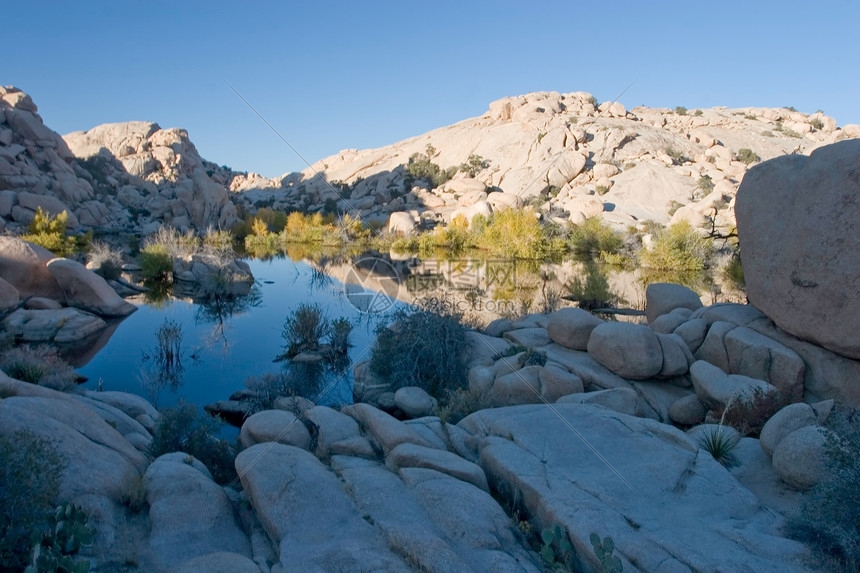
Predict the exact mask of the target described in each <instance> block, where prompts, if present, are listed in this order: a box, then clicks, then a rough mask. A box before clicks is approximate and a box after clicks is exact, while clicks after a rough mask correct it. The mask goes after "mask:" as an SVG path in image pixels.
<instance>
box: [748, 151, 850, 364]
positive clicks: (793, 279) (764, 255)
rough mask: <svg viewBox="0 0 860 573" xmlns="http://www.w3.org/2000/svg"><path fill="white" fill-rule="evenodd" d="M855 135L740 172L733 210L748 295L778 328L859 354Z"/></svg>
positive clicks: (842, 352) (817, 342)
mask: <svg viewBox="0 0 860 573" xmlns="http://www.w3.org/2000/svg"><path fill="white" fill-rule="evenodd" d="M858 165H860V140H856V139H855V140H848V141H841V142H839V143H835V144H833V145H828V146H825V147H821V148H819V149H816V150H815V151H814V152H812V154H811V155H810V156H809V157H805V156H803V155H786V156H783V157H778V158H776V159H772V160H770V161H766V162H764V163H762V164H760V165H757V166H755V167H753V168H751V169H750V170H749V171H747V173H746V175H745V176H744V179H743V182H742V183H741V186H740V188H739V189H738V194H737V200H736V205H735V213H736V216H737V221H738V236H739V240H740V244H741V260H742V262H743V267H744V278H745V280H746V287H747V295H748V296H749V300H750V302H751V303H752V304H753V305H755V306H756V307H757V308H759V309H760V310H762V311H763V312H764V313H765V314H767V315H768V316H769V317H770V318H771V319H772V320H773V321H774V322H775V323H776V325H777V326H779V327H780V328H782V329H783V330H785V331H786V332H789V333H790V334H793V335H794V336H797V337H798V338H801V339H804V340H809V341H812V342H815V343H816V344H819V345H821V346H824V347H825V348H828V349H830V350H832V351H834V352H836V353H839V354H842V355H843V356H847V357H850V358H854V359H858V358H860V171H858V169H857V166H858Z"/></svg>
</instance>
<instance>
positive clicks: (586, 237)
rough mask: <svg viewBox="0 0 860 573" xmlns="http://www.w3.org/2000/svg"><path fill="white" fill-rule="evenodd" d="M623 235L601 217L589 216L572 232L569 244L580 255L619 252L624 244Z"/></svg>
mask: <svg viewBox="0 0 860 573" xmlns="http://www.w3.org/2000/svg"><path fill="white" fill-rule="evenodd" d="M622 242H623V241H622V239H621V236H620V235H619V234H618V233H616V232H615V231H613V230H612V227H610V226H609V225H608V224H607V223H605V222H604V221H603V219H602V218H600V217H589V218H588V219H586V220H585V221H583V222H582V223H580V224H579V225H576V226H575V227H574V228H573V229H572V230H571V232H570V237H569V238H568V244H569V245H570V249H571V250H572V251H573V252H574V253H576V254H579V255H598V256H599V255H600V254H601V253H617V252H618V251H619V249H621V245H622Z"/></svg>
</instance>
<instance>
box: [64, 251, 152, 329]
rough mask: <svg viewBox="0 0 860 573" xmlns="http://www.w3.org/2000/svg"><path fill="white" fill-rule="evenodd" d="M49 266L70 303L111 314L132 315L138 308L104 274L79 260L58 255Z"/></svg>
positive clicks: (94, 311)
mask: <svg viewBox="0 0 860 573" xmlns="http://www.w3.org/2000/svg"><path fill="white" fill-rule="evenodd" d="M47 266H48V272H50V273H51V275H52V276H53V277H54V280H56V281H57V284H58V285H60V288H61V289H62V290H63V294H64V295H65V298H66V304H68V305H69V306H74V307H77V308H81V309H83V310H86V311H89V312H92V313H94V314H97V315H99V316H107V317H117V316H128V315H129V314H131V313H133V312H134V311H136V310H137V307H136V306H134V305H133V304H130V303H128V302H126V301H125V300H123V298H122V297H121V296H119V295H118V294H116V291H115V290H113V289H112V288H111V287H110V285H109V284H107V282H105V280H104V279H103V278H102V277H100V276H99V275H97V274H96V273H94V272H93V271H91V270H89V269H88V268H87V267H85V266H84V265H82V264H81V263H79V262H77V261H72V260H69V259H64V258H56V259H53V260H51V261H49V262H48V265H47Z"/></svg>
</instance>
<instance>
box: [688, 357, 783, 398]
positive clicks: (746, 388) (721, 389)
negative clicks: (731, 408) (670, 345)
mask: <svg viewBox="0 0 860 573" xmlns="http://www.w3.org/2000/svg"><path fill="white" fill-rule="evenodd" d="M690 377H691V378H692V379H693V388H695V390H696V395H697V396H698V397H699V399H700V400H701V401H702V403H703V404H705V405H706V406H708V407H709V408H712V409H715V410H719V409H722V408H725V407H726V406H727V405H729V404H730V403H733V402H735V401H740V402H745V403H751V402H752V400H753V399H754V398H755V395H756V393H758V392H761V393H763V394H766V393H770V392H776V388H775V387H773V386H771V385H770V384H768V383H767V382H765V381H764V380H756V379H755V378H750V377H748V376H742V375H740V374H726V373H725V372H724V371H723V370H721V369H720V368H718V367H716V366H714V365H713V364H711V363H709V362H705V361H704V360H697V361H696V362H694V363H693V365H692V366H690Z"/></svg>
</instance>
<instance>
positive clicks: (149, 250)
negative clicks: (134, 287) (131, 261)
mask: <svg viewBox="0 0 860 573" xmlns="http://www.w3.org/2000/svg"><path fill="white" fill-rule="evenodd" d="M139 260H140V269H141V271H140V274H141V276H142V277H143V280H145V281H164V280H167V279H168V278H170V276H171V274H172V273H173V257H171V256H170V253H169V252H168V251H167V248H166V247H164V246H163V245H159V244H150V245H146V246H144V247H143V248H142V249H141V250H140V257H139Z"/></svg>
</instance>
